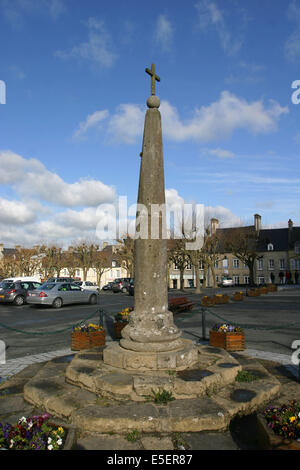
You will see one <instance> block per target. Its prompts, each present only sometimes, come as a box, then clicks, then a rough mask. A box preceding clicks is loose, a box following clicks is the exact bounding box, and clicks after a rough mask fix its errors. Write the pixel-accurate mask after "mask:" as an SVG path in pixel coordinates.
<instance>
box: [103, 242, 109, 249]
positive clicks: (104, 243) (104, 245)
mask: <svg viewBox="0 0 300 470" xmlns="http://www.w3.org/2000/svg"><path fill="white" fill-rule="evenodd" d="M107 245H108V242H103V244H102V250H104V248H106V247H107Z"/></svg>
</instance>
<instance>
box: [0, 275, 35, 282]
mask: <svg viewBox="0 0 300 470" xmlns="http://www.w3.org/2000/svg"><path fill="white" fill-rule="evenodd" d="M3 281H5V282H16V281H22V282H26V281H28V282H41V279H40V278H39V277H38V276H18V277H8V278H6V279H2V281H1V282H3Z"/></svg>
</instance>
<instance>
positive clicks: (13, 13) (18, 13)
mask: <svg viewBox="0 0 300 470" xmlns="http://www.w3.org/2000/svg"><path fill="white" fill-rule="evenodd" d="M0 9H1V11H2V14H3V17H4V18H5V19H6V21H8V22H9V23H10V24H11V26H12V27H13V28H19V27H20V26H22V25H23V22H24V18H25V17H26V16H28V15H34V14H46V15H49V16H50V17H51V18H52V19H53V20H57V18H58V17H59V16H61V15H62V14H63V13H64V12H65V11H66V7H65V4H64V1H63V0H13V1H12V0H0Z"/></svg>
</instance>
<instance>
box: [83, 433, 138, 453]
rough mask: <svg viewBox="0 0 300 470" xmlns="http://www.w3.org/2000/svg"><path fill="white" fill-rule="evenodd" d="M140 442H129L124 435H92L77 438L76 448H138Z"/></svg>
mask: <svg viewBox="0 0 300 470" xmlns="http://www.w3.org/2000/svg"><path fill="white" fill-rule="evenodd" d="M140 449H141V444H140V442H130V441H128V440H127V439H126V438H125V437H124V436H118V435H109V434H102V435H92V436H85V437H81V438H79V439H78V440H77V446H76V450H140Z"/></svg>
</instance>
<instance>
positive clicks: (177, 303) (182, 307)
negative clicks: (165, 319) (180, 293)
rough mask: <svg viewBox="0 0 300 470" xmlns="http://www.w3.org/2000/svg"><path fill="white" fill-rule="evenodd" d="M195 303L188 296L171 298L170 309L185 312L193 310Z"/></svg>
mask: <svg viewBox="0 0 300 470" xmlns="http://www.w3.org/2000/svg"><path fill="white" fill-rule="evenodd" d="M193 306H194V304H193V302H191V301H189V300H188V299H187V298H186V297H175V298H174V299H170V300H169V310H171V312H185V311H187V310H192V308H193Z"/></svg>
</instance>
